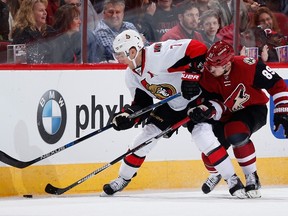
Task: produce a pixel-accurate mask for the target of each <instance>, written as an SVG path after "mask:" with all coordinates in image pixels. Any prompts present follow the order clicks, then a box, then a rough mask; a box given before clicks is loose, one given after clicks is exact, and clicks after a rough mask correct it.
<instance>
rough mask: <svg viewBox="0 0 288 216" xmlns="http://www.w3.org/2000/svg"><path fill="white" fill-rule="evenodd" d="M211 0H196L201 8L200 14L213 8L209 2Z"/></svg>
mask: <svg viewBox="0 0 288 216" xmlns="http://www.w3.org/2000/svg"><path fill="white" fill-rule="evenodd" d="M210 1H211V0H196V4H197V7H198V9H199V13H200V16H201V15H202V13H203V12H205V11H207V10H209V9H211V7H210V4H209V3H210Z"/></svg>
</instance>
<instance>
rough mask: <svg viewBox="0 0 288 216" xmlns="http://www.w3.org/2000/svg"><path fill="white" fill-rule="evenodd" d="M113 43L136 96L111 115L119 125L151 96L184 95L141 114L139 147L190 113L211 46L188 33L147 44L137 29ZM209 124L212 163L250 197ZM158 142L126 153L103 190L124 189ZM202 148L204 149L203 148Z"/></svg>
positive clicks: (234, 189) (127, 124)
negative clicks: (191, 38)
mask: <svg viewBox="0 0 288 216" xmlns="http://www.w3.org/2000/svg"><path fill="white" fill-rule="evenodd" d="M113 47H114V50H115V54H114V56H115V58H116V59H117V60H118V61H119V62H120V63H124V64H127V65H128V67H127V70H126V75H125V76H126V79H125V80H126V85H127V87H128V89H129V90H130V93H131V95H132V98H133V102H132V104H131V106H130V107H128V108H126V109H125V110H123V111H122V112H120V113H118V114H116V115H115V117H114V118H113V123H114V128H115V129H116V130H126V129H129V128H131V127H133V126H134V125H135V123H136V120H135V119H129V118H128V116H129V114H132V113H133V112H135V111H137V110H139V109H141V108H144V107H146V106H149V105H151V104H152V103H153V98H154V99H159V100H161V99H164V98H166V97H169V96H171V95H173V94H176V93H178V92H182V96H180V97H178V98H176V99H174V100H172V101H169V102H168V103H167V104H164V105H162V106H160V107H158V108H156V109H155V110H153V111H152V113H151V114H150V115H149V116H148V118H147V116H141V118H140V120H143V119H144V118H147V122H146V124H145V126H144V128H143V130H142V132H141V133H140V134H139V135H138V136H137V137H136V139H135V141H134V142H133V143H132V144H131V145H130V148H135V147H136V146H138V145H140V144H141V143H143V142H145V141H146V140H148V139H150V138H152V137H155V136H156V135H158V134H159V133H161V132H162V131H163V130H165V129H166V128H168V127H169V126H170V125H173V124H175V123H176V122H178V121H180V120H181V119H183V118H185V117H187V110H188V107H192V106H196V99H197V98H198V97H199V95H200V94H201V90H200V88H199V84H198V81H199V79H197V78H199V73H200V70H201V69H202V68H203V63H204V60H205V54H206V52H207V48H206V46H205V45H204V44H203V43H201V42H199V41H197V40H190V39H183V40H177V41H176V40H168V41H165V42H157V43H154V44H152V45H150V46H148V47H144V45H143V41H142V38H141V36H140V35H139V34H138V33H137V32H135V31H133V30H126V31H123V32H122V33H121V34H119V35H118V36H117V37H116V38H115V40H114V42H113ZM183 71H186V73H183ZM192 71H193V72H192ZM195 80H196V81H195ZM137 120H138V119H137ZM204 124H205V123H204ZM206 124H207V123H206ZM207 125H208V124H207ZM208 127H209V126H208ZM210 129H211V130H210V131H209V132H207V133H209V137H210V139H211V140H212V141H213V145H212V147H209V149H213V150H214V154H212V155H208V158H209V159H210V160H211V161H213V162H215V163H213V166H215V168H216V169H217V170H218V171H219V173H221V175H222V176H223V178H224V179H226V180H227V181H228V186H229V191H230V193H231V195H233V196H237V197H239V198H246V194H245V191H244V187H243V185H242V183H241V181H240V180H239V178H238V177H237V176H236V175H235V171H234V168H233V165H232V163H231V160H230V158H229V157H228V154H227V152H226V150H225V148H224V147H222V146H221V145H220V143H219V142H218V141H217V138H216V137H215V136H214V134H213V131H212V128H210ZM170 136H171V134H170ZM199 141H200V142H201V140H199ZM214 141H215V142H214ZM156 142H157V140H153V141H152V142H151V143H150V144H149V145H147V146H145V147H143V148H142V149H140V150H138V151H136V152H134V153H133V154H131V155H128V156H126V157H125V158H124V160H123V161H122V163H121V166H120V170H119V176H118V178H116V179H115V180H113V181H111V182H110V183H108V184H105V185H104V186H103V193H102V194H101V195H102V196H105V195H113V194H114V193H116V192H118V191H121V190H123V189H124V188H125V187H126V186H127V185H128V184H129V182H130V181H131V179H132V177H133V176H135V175H136V172H137V170H138V169H139V168H140V166H141V165H142V163H143V162H144V160H145V157H146V155H147V154H148V153H149V152H150V150H151V149H152V148H153V147H154V146H155V145H156ZM200 150H201V151H202V149H201V148H200ZM210 156H211V157H210Z"/></svg>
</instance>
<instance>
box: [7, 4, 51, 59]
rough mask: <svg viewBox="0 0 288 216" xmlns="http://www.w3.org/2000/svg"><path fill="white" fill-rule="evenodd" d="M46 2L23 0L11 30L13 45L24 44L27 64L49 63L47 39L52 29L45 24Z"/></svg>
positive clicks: (49, 51)
mask: <svg viewBox="0 0 288 216" xmlns="http://www.w3.org/2000/svg"><path fill="white" fill-rule="evenodd" d="M47 4H48V3H47V0H23V1H22V3H21V6H20V8H19V11H18V13H17V16H16V19H15V26H14V28H13V30H12V38H13V42H12V43H13V44H26V58H27V63H49V62H50V61H51V56H50V53H51V50H50V46H49V45H48V44H47V39H48V38H49V37H50V36H52V35H54V33H55V31H54V29H53V28H52V27H51V26H49V25H47V24H46V16H47V12H46V7H47Z"/></svg>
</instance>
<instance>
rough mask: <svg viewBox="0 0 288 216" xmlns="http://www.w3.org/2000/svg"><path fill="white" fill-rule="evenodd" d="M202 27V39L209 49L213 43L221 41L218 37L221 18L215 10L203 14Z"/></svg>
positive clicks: (201, 18)
mask: <svg viewBox="0 0 288 216" xmlns="http://www.w3.org/2000/svg"><path fill="white" fill-rule="evenodd" d="M200 26H201V27H202V31H201V34H202V37H203V40H204V43H205V44H206V46H207V47H208V48H210V47H211V46H212V44H213V43H215V42H216V41H219V38H218V37H217V32H218V30H219V28H220V18H219V16H218V14H217V12H215V11H214V10H207V11H205V12H203V14H202V16H201V17H200Z"/></svg>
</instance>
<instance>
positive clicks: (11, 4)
mask: <svg viewBox="0 0 288 216" xmlns="http://www.w3.org/2000/svg"><path fill="white" fill-rule="evenodd" d="M20 3H21V0H9V1H8V2H7V6H8V8H9V20H8V21H9V35H8V39H9V40H10V41H12V27H13V26H14V22H15V21H14V20H15V18H16V14H17V12H18V10H19V8H20Z"/></svg>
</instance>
